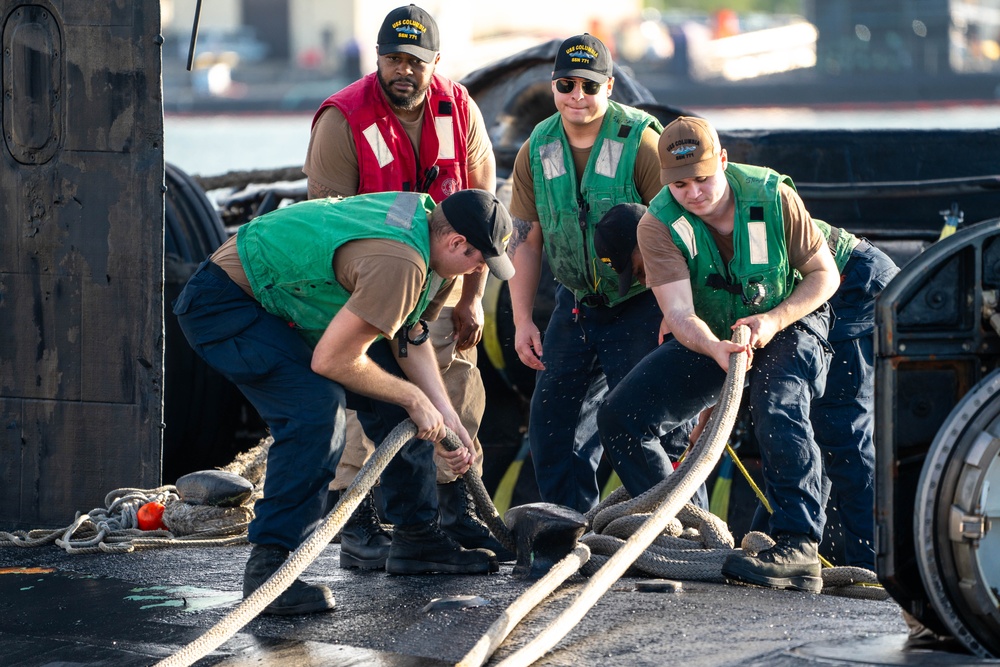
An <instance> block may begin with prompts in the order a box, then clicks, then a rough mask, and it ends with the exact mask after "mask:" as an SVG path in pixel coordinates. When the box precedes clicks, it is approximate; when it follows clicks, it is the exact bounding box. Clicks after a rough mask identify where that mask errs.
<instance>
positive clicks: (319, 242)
mask: <svg viewBox="0 0 1000 667" xmlns="http://www.w3.org/2000/svg"><path fill="white" fill-rule="evenodd" d="M510 234H511V221H510V215H509V214H508V213H507V211H506V209H504V207H503V205H502V204H500V202H499V201H497V199H496V198H495V197H494V196H493V195H492V194H490V193H489V192H486V191H484V190H462V191H460V192H457V193H455V194H453V195H451V196H449V197H447V198H446V199H444V200H443V201H442V202H441V204H440V205H439V206H435V204H434V201H433V200H432V199H431V197H430V195H426V194H418V193H402V192H387V193H381V194H369V195H358V196H357V197H351V198H348V199H343V200H340V199H314V200H310V201H306V202H302V203H299V204H294V205H292V206H288V207H285V208H281V209H278V210H276V211H273V212H271V213H269V214H267V215H264V216H261V217H260V218H257V219H256V220H254V221H252V222H250V223H248V224H246V225H243V226H242V227H240V229H239V231H238V232H237V234H236V236H234V237H232V238H231V239H230V240H229V241H227V242H226V243H225V244H223V245H222V247H220V248H219V250H217V251H216V252H215V253H214V254H213V255H212V256H211V257H210V258H209V259H208V260H206V261H205V262H204V263H203V264H202V265H201V266H200V267H199V268H198V270H197V271H196V272H195V274H194V275H193V276H192V277H191V279H190V280H189V281H188V284H187V285H186V286H185V288H184V290H183V291H182V292H181V294H180V296H179V297H178V298H177V300H176V301H175V303H174V312H175V313H176V314H177V317H178V321H179V322H180V325H181V329H182V330H183V331H184V335H185V336H186V337H187V339H188V341H189V342H190V343H191V346H192V347H193V348H194V350H195V351H196V352H197V353H198V354H199V355H201V356H202V357H203V358H204V359H205V361H206V362H207V363H208V364H209V365H210V366H212V367H213V368H214V369H216V370H217V371H219V372H220V373H221V374H222V375H223V376H225V377H226V378H227V379H229V380H231V381H232V382H233V383H234V384H236V385H237V386H238V387H239V388H240V390H241V391H242V392H243V393H244V394H246V396H247V398H248V399H249V400H250V402H251V403H252V404H253V406H254V407H255V408H256V409H257V411H258V412H259V413H260V415H261V417H262V418H263V419H264V420H265V421H266V422H267V425H268V427H269V429H270V431H271V435H272V437H273V438H274V443H273V444H272V445H271V448H270V450H269V451H268V456H267V478H266V480H265V483H264V496H263V498H261V499H260V500H258V501H257V503H256V505H255V507H254V511H255V514H256V516H255V518H254V520H253V522H252V523H251V524H250V531H249V540H250V542H251V543H252V544H253V545H254V547H253V550H252V551H251V553H250V559H249V561H248V562H247V565H246V570H245V572H244V577H243V594H244V596H247V595H249V594H250V593H252V592H253V591H254V590H256V589H257V588H259V587H260V586H261V585H262V584H263V583H264V581H266V580H267V579H268V577H270V576H271V574H273V573H274V572H275V571H276V570H277V569H278V568H279V567H280V566H281V564H282V563H283V562H284V561H285V560H286V558H287V556H288V553H289V551H290V550H292V549H295V548H296V547H298V546H299V545H300V544H301V543H302V542H303V541H304V540H305V539H306V537H308V535H309V534H310V533H311V532H312V531H313V529H314V528H315V527H316V526H317V524H318V523H319V521H320V520H321V519H322V517H323V515H324V513H325V511H326V510H327V509H328V508H327V507H326V506H325V505H326V503H325V501H326V498H327V487H328V486H329V484H330V480H331V479H333V474H334V470H335V468H336V465H337V461H338V459H339V458H340V453H341V451H342V449H343V446H344V410H345V407H346V406H347V405H348V404H350V405H351V407H352V408H353V409H355V410H357V411H358V414H359V416H360V418H361V419H362V422H363V423H364V425H365V428H366V431H368V432H369V433H370V434H371V435H372V437H373V438H375V439H377V440H378V441H379V442H381V441H382V440H383V439H384V438H385V436H386V435H388V434H389V432H390V431H391V430H392V429H393V428H395V427H396V426H397V425H398V424H399V423H400V422H401V421H403V420H404V419H406V418H407V417H409V418H410V419H412V420H413V422H414V423H415V424H416V426H417V437H416V438H414V439H413V440H411V441H410V442H408V443H407V444H406V445H404V446H403V448H402V450H401V451H400V452H399V453H398V454H397V455H396V456H395V457H394V458H393V460H392V461H391V462H390V463H389V465H388V466H387V467H386V469H385V471H384V472H383V473H382V489H383V497H384V498H385V504H386V513H387V515H388V518H389V520H391V521H392V523H393V524H395V526H396V529H395V531H394V532H393V536H392V544H391V545H390V547H389V556H388V560H387V562H386V570H388V571H389V572H390V573H392V574H417V573H424V572H450V573H466V574H471V573H485V572H489V571H491V570H495V569H496V568H497V567H498V566H497V564H496V559H495V556H494V554H493V553H492V552H490V551H488V550H485V549H472V550H466V549H464V548H462V547H461V546H459V545H458V544H457V543H456V542H455V541H454V540H452V539H451V538H450V537H448V536H447V535H446V534H444V533H443V532H441V529H440V528H439V526H438V507H437V493H436V489H435V486H436V484H435V477H436V474H435V466H434V462H433V460H432V456H433V454H434V451H435V447H434V446H432V444H431V443H436V442H440V440H441V439H442V438H443V437H444V435H445V428H444V427H446V426H447V427H448V428H450V429H451V430H452V431H454V432H455V433H456V434H457V435H458V436H459V438H460V439H461V440H462V443H463V445H464V446H463V447H460V448H459V449H458V450H457V451H455V452H447V451H446V450H445V449H444V448H443V447H440V446H439V447H437V451H438V453H439V454H440V455H441V456H442V457H443V458H444V459H445V460H446V461H447V462H448V464H449V466H450V467H451V469H452V470H453V471H454V472H455V473H456V474H461V473H463V472H464V471H465V470H467V469H468V467H469V465H470V464H471V462H472V455H471V454H470V451H469V449H470V448H471V439H470V438H469V434H468V432H467V431H466V430H465V428H464V427H463V426H462V422H461V419H460V418H459V416H458V414H457V413H456V411H455V409H454V408H453V407H452V405H451V403H450V402H449V400H448V394H447V392H446V390H445V388H444V384H443V382H442V380H441V373H440V371H439V370H438V364H437V360H436V359H435V356H434V352H433V350H432V348H431V346H430V345H424V344H423V343H425V342H426V340H427V325H426V323H425V322H424V321H423V320H424V319H433V317H434V316H436V314H437V312H438V311H439V310H440V307H441V304H442V303H443V302H444V299H446V298H447V296H448V292H449V288H448V286H447V284H445V286H444V288H443V289H441V287H442V284H443V283H446V282H447V281H452V279H453V278H455V277H456V276H460V275H465V274H473V273H479V272H482V271H483V269H484V268H489V270H490V271H491V272H492V273H493V274H494V275H496V276H497V277H498V278H500V279H501V280H507V279H509V278H510V277H511V276H512V275H513V273H514V268H513V266H512V265H511V263H510V260H509V259H508V258H507V256H506V254H505V249H506V244H507V241H508V239H509V238H510ZM422 318H423V319H422ZM390 341H391V343H390ZM333 604H334V603H333V597H332V595H331V594H330V591H329V589H327V588H326V587H325V586H319V585H312V584H306V583H304V582H302V581H296V582H295V583H294V584H293V585H292V586H291V587H290V588H289V589H288V590H286V591H285V592H284V593H283V594H282V595H281V596H279V597H278V599H277V600H275V601H274V602H273V603H272V604H271V605H269V606H268V607H267V609H266V610H265V611H266V612H268V613H272V614H299V613H308V612H317V611H325V610H328V609H332V608H333Z"/></svg>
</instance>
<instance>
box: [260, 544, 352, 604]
mask: <svg viewBox="0 0 1000 667" xmlns="http://www.w3.org/2000/svg"><path fill="white" fill-rule="evenodd" d="M287 559H288V549H286V548H284V547H280V546H278V545H276V544H255V545H254V547H253V549H252V550H251V551H250V558H249V560H247V566H246V569H245V570H244V571H243V597H244V598H248V597H250V594H251V593H253V592H254V591H256V590H257V589H258V588H260V587H261V586H263V585H264V582H265V581H267V580H268V579H270V578H271V575H272V574H274V573H275V572H277V571H278V568H280V567H281V566H282V564H284V562H285V561H286V560H287ZM335 604H336V603H335V602H334V600H333V593H332V592H331V591H330V589H329V588H327V587H326V586H323V585H319V584H307V583H305V582H303V581H302V580H300V579H296V580H295V581H293V582H292V585H291V586H289V587H288V588H286V589H285V591H284V592H283V593H282V594H281V595H279V596H278V597H277V598H276V599H275V600H274V601H273V602H271V604H269V605H267V606H266V607H264V611H263V612H262V613H264V614H274V615H276V616H292V615H295V614H314V613H316V612H320V611H330V610H331V609H333V607H334V605H335Z"/></svg>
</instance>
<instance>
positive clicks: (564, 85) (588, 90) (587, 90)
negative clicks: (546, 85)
mask: <svg viewBox="0 0 1000 667" xmlns="http://www.w3.org/2000/svg"><path fill="white" fill-rule="evenodd" d="M577 83H579V84H580V86H581V87H582V88H583V93H584V95H596V94H597V93H598V91H600V90H601V86H603V85H604V84H603V83H597V82H596V81H574V80H573V79H556V90H558V91H559V92H560V93H562V94H563V95H567V94H569V93H572V92H573V91H574V90H576V84H577Z"/></svg>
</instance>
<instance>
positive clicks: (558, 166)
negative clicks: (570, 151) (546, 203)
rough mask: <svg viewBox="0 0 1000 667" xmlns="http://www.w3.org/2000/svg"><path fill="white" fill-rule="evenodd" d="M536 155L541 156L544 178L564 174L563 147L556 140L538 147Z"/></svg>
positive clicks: (547, 178) (549, 179)
mask: <svg viewBox="0 0 1000 667" xmlns="http://www.w3.org/2000/svg"><path fill="white" fill-rule="evenodd" d="M538 155H539V156H540V157H541V158H542V170H543V171H544V172H545V180H547V181H551V180H552V179H553V178H558V177H560V176H565V175H566V164H565V163H564V161H563V147H562V144H561V143H560V142H558V141H553V142H552V143H551V144H545V145H543V146H539V147H538Z"/></svg>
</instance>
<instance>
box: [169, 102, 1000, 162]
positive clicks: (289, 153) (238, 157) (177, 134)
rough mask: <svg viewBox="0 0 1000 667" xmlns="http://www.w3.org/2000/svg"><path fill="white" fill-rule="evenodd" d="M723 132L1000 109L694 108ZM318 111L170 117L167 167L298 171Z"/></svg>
mask: <svg viewBox="0 0 1000 667" xmlns="http://www.w3.org/2000/svg"><path fill="white" fill-rule="evenodd" d="M691 111H692V112H693V113H697V114H699V115H702V116H704V117H706V118H708V119H709V120H711V121H712V123H713V124H715V126H716V128H717V129H720V130H749V129H910V128H914V129H942V128H947V129H996V128H997V127H1000V106H998V105H990V104H986V105H974V106H949V107H945V108H940V107H937V108H932V107H924V108H920V107H916V108H905V109H897V108H893V109H889V110H883V109H879V110H874V109H852V110H846V109H845V110H826V109H824V110H814V109H809V108H766V109H761V108H753V109H749V108H744V109H705V110H699V109H691ZM312 115H313V114H312V113H311V112H310V113H307V114H281V115H251V116H246V115H238V116H169V115H168V116H167V117H166V118H165V119H164V135H165V138H164V146H165V150H166V159H167V162H170V163H171V164H173V165H175V166H177V167H179V168H181V169H183V170H184V171H186V172H188V173H189V174H192V175H201V176H212V175H216V174H223V173H226V172H228V171H234V170H244V169H273V168H280V167H293V166H300V165H301V164H302V161H303V160H304V159H305V155H306V148H307V147H308V145H309V127H310V124H311V122H312Z"/></svg>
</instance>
